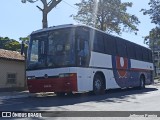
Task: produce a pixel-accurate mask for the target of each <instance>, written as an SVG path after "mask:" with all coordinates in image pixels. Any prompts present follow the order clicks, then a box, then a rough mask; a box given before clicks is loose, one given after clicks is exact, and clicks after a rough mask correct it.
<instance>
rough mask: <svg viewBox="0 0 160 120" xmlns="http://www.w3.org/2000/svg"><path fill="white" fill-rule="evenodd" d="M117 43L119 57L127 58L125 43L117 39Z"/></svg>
mask: <svg viewBox="0 0 160 120" xmlns="http://www.w3.org/2000/svg"><path fill="white" fill-rule="evenodd" d="M116 43H117V52H118V56H121V57H127V50H126V43H125V41H123V40H121V39H119V38H118V39H117V41H116Z"/></svg>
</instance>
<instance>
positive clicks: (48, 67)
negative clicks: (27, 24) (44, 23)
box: [26, 24, 153, 95]
mask: <svg viewBox="0 0 160 120" xmlns="http://www.w3.org/2000/svg"><path fill="white" fill-rule="evenodd" d="M152 73H153V63H152V53H151V50H150V49H148V48H145V47H142V46H140V45H138V44H135V43H132V42H130V41H127V40H124V39H122V38H119V37H116V36H112V35H109V34H106V33H105V32H103V31H100V30H97V29H95V28H92V27H88V26H85V25H71V24H69V25H60V26H55V27H50V28H46V29H41V30H38V31H34V32H33V33H32V34H31V35H30V42H29V48H28V56H27V71H26V75H27V85H28V89H29V91H30V92H31V93H38V92H54V93H56V94H58V95H59V94H65V93H70V92H84V91H93V92H94V93H95V94H102V93H104V91H105V90H107V89H116V88H128V87H139V88H144V87H145V85H149V84H151V83H153V76H152Z"/></svg>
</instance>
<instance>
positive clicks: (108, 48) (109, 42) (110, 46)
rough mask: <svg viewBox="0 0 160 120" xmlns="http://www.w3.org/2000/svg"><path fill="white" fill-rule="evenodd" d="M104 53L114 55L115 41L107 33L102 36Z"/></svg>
mask: <svg viewBox="0 0 160 120" xmlns="http://www.w3.org/2000/svg"><path fill="white" fill-rule="evenodd" d="M104 42H105V53H106V54H109V55H116V42H115V38H114V37H110V36H109V35H105V36H104Z"/></svg>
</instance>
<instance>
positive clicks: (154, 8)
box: [141, 0, 160, 25]
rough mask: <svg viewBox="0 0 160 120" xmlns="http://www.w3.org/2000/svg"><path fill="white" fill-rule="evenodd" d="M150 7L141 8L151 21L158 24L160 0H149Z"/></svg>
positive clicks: (159, 20) (159, 23) (159, 21)
mask: <svg viewBox="0 0 160 120" xmlns="http://www.w3.org/2000/svg"><path fill="white" fill-rule="evenodd" d="M148 5H149V6H150V9H148V10H146V9H142V10H141V11H142V12H143V14H144V15H149V16H150V19H151V20H152V21H151V22H152V23H155V24H157V25H160V9H159V8H160V0H150V2H149V3H148Z"/></svg>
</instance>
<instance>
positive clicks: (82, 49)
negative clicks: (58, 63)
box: [77, 39, 89, 66]
mask: <svg viewBox="0 0 160 120" xmlns="http://www.w3.org/2000/svg"><path fill="white" fill-rule="evenodd" d="M77 41H78V46H77V50H78V61H79V63H78V64H79V65H82V66H84V65H86V58H87V56H88V55H89V44H88V41H86V40H83V39H78V40H77Z"/></svg>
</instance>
